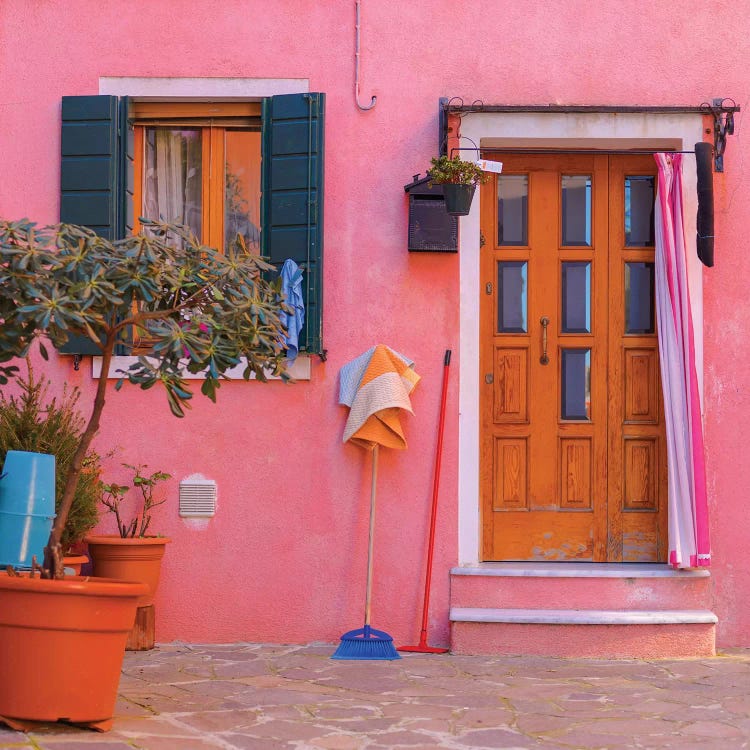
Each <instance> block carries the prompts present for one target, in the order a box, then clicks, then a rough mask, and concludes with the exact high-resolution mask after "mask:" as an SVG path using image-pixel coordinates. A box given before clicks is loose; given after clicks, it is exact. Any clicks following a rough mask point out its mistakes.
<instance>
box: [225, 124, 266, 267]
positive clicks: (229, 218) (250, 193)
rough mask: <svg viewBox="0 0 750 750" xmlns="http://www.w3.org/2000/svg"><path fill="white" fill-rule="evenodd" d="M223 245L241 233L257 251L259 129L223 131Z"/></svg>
mask: <svg viewBox="0 0 750 750" xmlns="http://www.w3.org/2000/svg"><path fill="white" fill-rule="evenodd" d="M224 155H225V164H224V247H225V248H227V249H228V248H229V247H230V246H231V244H232V242H234V240H235V239H236V237H237V235H238V234H239V235H241V236H242V237H243V239H244V240H245V244H246V245H247V248H248V250H250V251H251V252H254V253H258V254H259V253H260V132H259V131H252V130H227V131H226V133H225V136H224Z"/></svg>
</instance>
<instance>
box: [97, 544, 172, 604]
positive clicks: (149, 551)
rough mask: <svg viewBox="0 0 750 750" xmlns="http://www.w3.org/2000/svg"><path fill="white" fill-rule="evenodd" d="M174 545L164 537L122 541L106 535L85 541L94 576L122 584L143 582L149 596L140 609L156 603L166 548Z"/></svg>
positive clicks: (143, 597)
mask: <svg viewBox="0 0 750 750" xmlns="http://www.w3.org/2000/svg"><path fill="white" fill-rule="evenodd" d="M171 541H172V540H171V539H168V538H167V537H161V536H145V537H132V538H131V537H129V538H127V539H123V538H122V537H119V536H116V535H114V534H113V535H109V534H106V535H101V536H88V537H86V543H87V544H88V545H89V554H90V555H91V562H92V563H93V564H94V575H95V576H97V577H99V576H101V577H102V578H117V579H119V580H121V581H142V582H143V583H145V584H147V585H148V593H146V594H145V595H144V596H142V597H141V598H140V600H139V601H138V606H139V607H147V606H149V605H150V604H153V603H154V594H156V589H157V587H158V586H159V577H160V575H161V559H162V557H164V547H165V546H166V545H167V544H169V542H171Z"/></svg>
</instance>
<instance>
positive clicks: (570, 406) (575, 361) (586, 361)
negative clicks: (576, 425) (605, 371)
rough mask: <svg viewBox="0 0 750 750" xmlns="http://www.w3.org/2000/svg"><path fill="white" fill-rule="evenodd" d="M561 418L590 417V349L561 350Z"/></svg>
mask: <svg viewBox="0 0 750 750" xmlns="http://www.w3.org/2000/svg"><path fill="white" fill-rule="evenodd" d="M561 386H562V394H561V402H562V409H561V411H562V418H563V419H591V350H590V349H563V350H562V384H561Z"/></svg>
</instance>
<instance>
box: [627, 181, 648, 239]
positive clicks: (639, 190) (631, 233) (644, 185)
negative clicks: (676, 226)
mask: <svg viewBox="0 0 750 750" xmlns="http://www.w3.org/2000/svg"><path fill="white" fill-rule="evenodd" d="M625 244H626V245H627V246H628V247H649V246H650V245H653V244H654V178H653V177H648V176H639V177H626V178H625Z"/></svg>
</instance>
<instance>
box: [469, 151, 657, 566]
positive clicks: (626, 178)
mask: <svg viewBox="0 0 750 750" xmlns="http://www.w3.org/2000/svg"><path fill="white" fill-rule="evenodd" d="M493 158H496V159H499V160H502V161H503V162H504V169H503V174H502V175H500V176H499V177H495V179H494V180H493V182H492V183H491V184H488V185H487V186H486V187H484V188H483V189H482V207H481V216H482V219H481V221H482V238H483V247H482V250H481V253H482V258H481V276H482V288H481V290H480V295H481V305H480V310H481V320H480V337H481V354H480V366H481V367H480V373H481V377H482V382H481V383H480V390H481V397H480V408H481V425H482V426H481V431H482V433H481V458H480V467H481V477H480V486H481V493H482V498H481V503H482V506H481V507H482V527H483V543H482V546H483V549H482V556H483V559H486V560H579V561H620V560H626V561H636V560H638V561H656V560H663V559H665V556H666V544H665V541H666V457H665V456H666V452H665V445H664V437H663V435H664V426H663V419H662V409H661V389H660V385H659V376H658V356H657V342H656V329H655V317H654V315H655V313H654V305H653V217H652V212H653V185H654V182H653V175H654V173H655V168H654V164H653V159H652V158H651V157H649V156H647V157H638V156H629V157H620V156H607V155H585V154H580V155H576V154H567V155H561V154H559V155H553V154H550V155H507V154H503V155H498V154H494V155H493Z"/></svg>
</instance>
